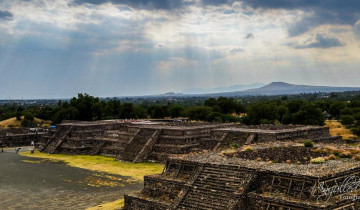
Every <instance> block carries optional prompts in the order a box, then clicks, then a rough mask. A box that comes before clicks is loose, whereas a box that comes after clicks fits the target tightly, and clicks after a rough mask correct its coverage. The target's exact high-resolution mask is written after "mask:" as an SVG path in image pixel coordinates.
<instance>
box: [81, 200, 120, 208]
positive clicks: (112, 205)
mask: <svg viewBox="0 0 360 210" xmlns="http://www.w3.org/2000/svg"><path fill="white" fill-rule="evenodd" d="M123 206H124V199H119V200H116V201H113V202H110V203H104V204H100V205H97V206H94V207H91V208H87V209H86V210H114V209H120V208H121V207H123Z"/></svg>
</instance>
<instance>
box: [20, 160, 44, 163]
mask: <svg viewBox="0 0 360 210" xmlns="http://www.w3.org/2000/svg"><path fill="white" fill-rule="evenodd" d="M43 161H44V160H22V162H25V163H41V162H43Z"/></svg>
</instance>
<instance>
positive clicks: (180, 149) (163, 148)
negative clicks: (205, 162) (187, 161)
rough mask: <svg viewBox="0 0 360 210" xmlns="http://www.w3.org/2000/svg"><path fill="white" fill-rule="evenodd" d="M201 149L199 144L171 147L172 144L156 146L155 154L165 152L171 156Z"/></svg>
mask: <svg viewBox="0 0 360 210" xmlns="http://www.w3.org/2000/svg"><path fill="white" fill-rule="evenodd" d="M198 147H199V144H185V145H171V144H155V146H154V148H153V151H154V152H165V153H169V154H185V153H189V152H190V151H191V150H193V149H196V148H198Z"/></svg>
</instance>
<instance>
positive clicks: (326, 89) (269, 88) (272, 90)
mask: <svg viewBox="0 0 360 210" xmlns="http://www.w3.org/2000/svg"><path fill="white" fill-rule="evenodd" d="M345 91H360V87H331V86H311V85H294V84H289V83H285V82H272V83H270V84H268V85H265V86H263V87H259V88H252V89H248V90H242V91H234V92H224V93H214V94H210V95H212V96H220V95H221V96H246V95H249V96H256V95H290V94H300V93H316V92H322V93H331V92H345Z"/></svg>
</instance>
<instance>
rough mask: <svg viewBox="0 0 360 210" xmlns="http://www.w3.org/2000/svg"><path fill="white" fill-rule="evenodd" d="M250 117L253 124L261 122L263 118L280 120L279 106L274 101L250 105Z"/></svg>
mask: <svg viewBox="0 0 360 210" xmlns="http://www.w3.org/2000/svg"><path fill="white" fill-rule="evenodd" d="M248 117H249V120H250V123H251V124H260V121H261V120H268V121H275V120H278V118H279V114H278V109H277V106H276V105H274V104H273V103H267V102H260V103H256V104H254V105H251V106H250V108H249V111H248Z"/></svg>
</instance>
